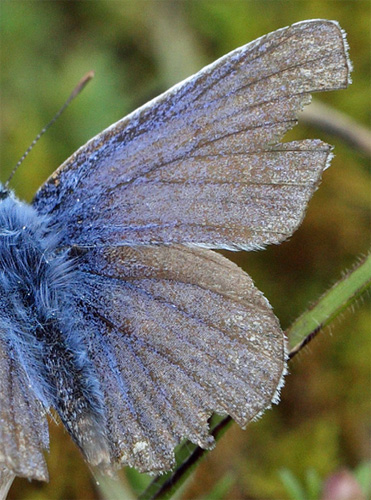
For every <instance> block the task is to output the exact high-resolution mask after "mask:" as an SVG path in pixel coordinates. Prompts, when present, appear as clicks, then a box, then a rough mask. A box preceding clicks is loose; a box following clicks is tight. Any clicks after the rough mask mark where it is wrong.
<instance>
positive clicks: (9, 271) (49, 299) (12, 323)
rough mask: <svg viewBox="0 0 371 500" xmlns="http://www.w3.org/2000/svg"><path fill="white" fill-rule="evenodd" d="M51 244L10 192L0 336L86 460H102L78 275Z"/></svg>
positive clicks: (1, 212)
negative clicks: (77, 301)
mask: <svg viewBox="0 0 371 500" xmlns="http://www.w3.org/2000/svg"><path fill="white" fill-rule="evenodd" d="M58 241H59V238H58V231H57V229H56V228H53V227H51V226H50V224H49V221H48V219H47V218H45V217H43V216H40V215H39V214H38V213H37V212H36V211H35V210H34V209H33V208H32V207H30V206H27V205H26V204H24V203H21V202H19V201H18V200H16V199H15V198H14V197H13V196H12V195H11V194H9V195H8V196H6V197H5V199H3V200H2V201H1V202H0V306H1V309H2V310H3V311H4V313H3V315H2V317H3V318H4V320H3V321H2V324H1V325H0V341H1V342H2V343H3V344H4V345H5V346H6V349H7V350H8V352H9V355H10V356H11V357H12V358H14V359H16V360H17V361H18V362H19V363H20V365H21V366H22V367H23V369H24V371H25V373H26V374H27V379H28V385H29V388H30V390H31V391H32V393H33V394H34V396H35V397H36V398H38V399H39V400H40V401H41V403H42V404H43V406H44V408H45V409H46V410H48V409H49V408H54V409H55V410H56V411H57V413H58V414H59V416H60V418H61V420H62V422H63V423H64V425H65V426H66V428H67V429H68V431H69V432H70V434H71V436H72V437H73V439H74V441H75V442H76V443H77V444H78V445H79V446H80V448H81V449H82V451H83V452H84V454H85V455H86V457H87V458H88V460H89V462H90V463H92V464H96V465H98V464H101V463H108V462H109V449H108V445H107V442H106V439H105V435H104V428H105V425H104V410H103V406H102V396H101V393H100V389H99V383H98V381H97V377H96V374H95V370H94V367H93V366H92V363H91V361H89V358H88V356H87V352H86V346H85V344H84V342H83V341H82V339H83V335H82V333H81V330H80V328H79V319H78V317H76V314H75V311H74V308H73V297H72V294H71V289H76V286H79V278H78V274H77V273H76V271H75V266H74V262H73V260H71V259H69V257H68V254H67V252H65V251H60V250H58ZM93 443H94V446H93Z"/></svg>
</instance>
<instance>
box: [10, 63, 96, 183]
mask: <svg viewBox="0 0 371 500" xmlns="http://www.w3.org/2000/svg"><path fill="white" fill-rule="evenodd" d="M93 77H94V71H89V72H88V73H86V75H85V76H83V77H82V78H81V80H80V81H79V83H78V84H77V85H76V87H75V88H74V89H73V91H72V92H71V95H70V96H69V98H68V99H67V101H66V102H65V103H64V104H63V106H62V107H61V109H60V110H59V111H58V112H57V113H56V114H55V115H54V117H53V118H52V119H51V120H50V122H49V123H48V124H47V125H45V127H44V128H43V129H42V130H41V132H40V133H39V134H38V135H37V136H36V137H35V139H34V140H33V141H32V142H31V144H30V145H29V147H28V148H27V149H26V151H25V152H24V154H23V155H22V157H21V158H20V159H19V160H18V162H17V164H16V165H15V167H14V168H13V170H12V171H11V173H10V175H9V177H8V180H7V181H6V182H5V184H4V188H5V189H7V188H8V186H9V183H10V181H11V180H12V179H13V176H14V174H15V173H16V171H17V169H18V167H19V166H20V165H21V163H22V162H23V160H24V159H25V158H26V156H27V155H28V153H29V152H30V151H31V150H32V149H33V147H34V146H35V144H36V143H37V142H38V140H39V139H40V138H41V137H42V136H43V135H44V134H45V132H46V131H47V130H48V129H49V128H50V127H51V126H52V125H53V123H54V122H56V121H57V120H58V118H59V117H60V116H61V114H62V113H63V111H64V110H65V109H66V108H67V106H68V105H69V104H70V102H71V101H72V100H73V99H74V98H75V97H77V96H78V95H79V94H80V92H81V91H82V90H83V88H84V87H85V85H86V84H87V83H88V82H89V81H90V80H91V79H92V78H93Z"/></svg>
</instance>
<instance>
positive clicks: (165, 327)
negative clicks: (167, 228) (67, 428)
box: [76, 245, 285, 472]
mask: <svg viewBox="0 0 371 500" xmlns="http://www.w3.org/2000/svg"><path fill="white" fill-rule="evenodd" d="M79 270H80V271H81V272H82V273H83V277H82V283H83V288H84V291H83V293H82V294H78V296H77V297H76V304H77V307H78V309H79V311H78V313H79V314H81V313H82V314H83V315H84V321H85V325H86V329H87V331H88V332H89V338H88V339H87V343H88V346H89V347H88V349H89V356H90V358H91V359H92V360H93V362H94V364H95V366H96V370H97V372H98V378H99V380H100V381H101V385H102V390H103V392H104V399H105V402H104V407H105V409H106V412H107V434H108V436H109V441H110V443H111V446H112V457H113V458H112V461H113V462H114V463H119V464H128V465H131V466H134V467H136V468H137V469H139V470H141V471H152V472H153V471H163V470H167V469H169V468H170V467H171V466H172V465H174V463H173V460H174V452H173V450H174V447H175V445H176V444H178V443H179V441H180V440H181V439H182V438H188V439H190V440H191V441H192V442H194V443H196V444H199V445H200V446H202V447H204V448H209V447H210V446H212V444H213V438H212V437H211V436H209V434H208V425H207V419H208V417H209V416H210V415H211V413H212V412H213V411H216V412H218V413H220V414H229V415H231V416H232V417H233V418H234V419H235V420H236V421H237V422H238V424H239V425H240V426H242V427H244V426H246V425H247V423H248V422H249V421H250V420H252V419H254V418H256V417H258V416H259V414H260V413H261V412H262V411H263V410H264V409H266V408H267V407H268V406H270V404H271V402H272V400H276V399H277V397H278V396H277V392H278V390H279V388H280V386H281V383H282V378H283V374H284V371H285V345H284V336H283V334H282V331H281V329H280V327H279V324H278V321H277V319H276V317H275V316H274V314H273V312H272V310H271V307H270V305H269V303H268V301H267V300H266V299H265V298H264V296H263V294H262V293H261V292H259V291H258V290H257V289H256V288H255V286H254V285H253V283H252V280H251V278H250V277H249V276H248V275H247V274H246V273H244V272H243V271H242V270H241V269H240V268H239V267H238V266H236V265H235V264H234V263H232V262H231V261H229V260H228V259H226V258H225V257H223V256H221V255H219V254H216V253H215V252H213V251H211V250H206V249H198V248H188V247H184V246H180V245H179V246H171V247H165V246H143V245H142V246H136V247H129V246H125V247H111V248H109V247H105V248H104V249H103V248H96V249H94V250H91V251H89V252H87V253H86V254H85V255H84V257H83V259H82V262H81V263H80V265H79Z"/></svg>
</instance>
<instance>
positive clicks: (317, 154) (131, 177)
mask: <svg viewBox="0 0 371 500" xmlns="http://www.w3.org/2000/svg"><path fill="white" fill-rule="evenodd" d="M348 82H349V61H348V58H347V53H346V45H345V42H344V39H343V34H342V32H341V30H340V28H339V26H338V24H337V23H335V22H331V21H323V20H317V21H307V22H302V23H299V24H296V25H293V26H291V27H288V28H285V29H283V30H279V31H276V32H274V33H271V34H269V35H267V36H265V37H262V38H261V39H259V40H257V41H255V42H252V43H251V44H248V45H246V46H244V47H241V48H240V49H237V50H236V51H234V52H232V53H230V54H228V55H227V56H225V57H223V58H221V59H220V60H219V61H217V62H216V63H214V64H212V65H211V66H209V67H207V68H205V69H204V70H202V71H201V72H200V73H198V74H197V75H195V76H194V77H192V78H190V79H188V80H185V81H184V82H182V83H181V84H179V85H177V86H175V87H174V88H173V89H171V90H169V91H168V92H166V93H165V94H163V95H162V96H160V97H159V98H157V99H155V100H153V101H152V102H151V103H149V104H148V105H146V106H143V107H142V108H140V109H139V110H138V111H136V112H134V113H132V114H131V115H129V116H128V117H127V118H124V119H123V120H121V121H119V122H118V123H116V124H114V125H113V126H111V127H110V128H108V129H107V130H106V131H104V132H102V133H101V134H99V135H98V136H96V137H95V138H93V139H92V140H91V141H89V142H88V143H87V144H86V145H85V146H83V147H82V148H80V149H79V150H78V151H77V152H76V153H75V154H74V155H73V156H72V157H71V158H70V159H69V160H67V161H66V162H65V163H64V164H63V165H62V166H61V167H60V169H58V171H57V172H56V173H55V174H54V175H53V176H52V177H51V178H50V179H49V180H48V181H47V182H46V184H45V185H44V186H43V187H42V188H41V189H40V191H39V192H38V193H37V195H36V197H35V200H34V206H35V207H36V209H37V210H38V211H39V213H45V214H48V215H49V216H50V217H51V218H52V221H54V222H55V223H61V224H62V225H63V231H64V236H63V238H64V239H63V241H62V244H63V245H66V246H71V245H77V246H80V247H81V246H85V247H86V253H85V254H84V255H83V256H80V260H79V265H78V272H79V273H80V275H81V283H82V289H81V290H75V291H74V290H73V291H71V293H75V292H76V301H75V305H76V308H77V309H78V310H77V311H76V316H77V317H81V315H83V318H84V322H85V323H84V324H85V326H86V336H85V341H86V348H87V350H88V352H89V359H91V361H92V362H93V363H94V365H95V368H96V371H97V373H98V378H99V382H100V387H101V390H102V392H103V397H104V400H105V401H104V403H105V404H104V407H105V409H106V412H107V420H106V426H107V435H108V437H109V443H110V446H111V452H112V457H111V460H112V462H113V463H114V464H129V465H133V466H135V467H137V468H138V469H139V470H142V471H163V470H166V469H168V468H169V467H170V466H171V465H172V463H173V448H174V446H175V445H176V444H177V443H178V442H179V440H180V439H181V438H182V437H188V438H189V439H191V440H192V441H193V442H195V443H198V444H200V445H201V446H203V447H210V446H211V445H212V439H211V438H210V437H209V436H208V432H207V418H208V416H209V415H210V414H211V412H212V411H217V412H219V413H227V414H230V415H231V416H232V417H233V418H234V419H235V420H236V421H237V422H238V423H239V424H240V425H242V426H245V425H246V424H247V423H248V422H249V421H250V420H251V419H253V418H255V417H256V416H258V415H259V414H260V413H261V412H262V411H263V410H264V409H265V408H266V407H268V406H269V405H270V404H271V402H272V401H274V400H276V399H277V393H278V390H279V388H280V385H281V382H282V376H283V373H284V371H285V352H284V338H283V333H282V331H281V329H280V327H279V325H278V321H277V319H276V318H275V316H274V315H273V313H272V311H271V308H270V306H269V304H268V302H267V301H266V299H264V297H263V296H262V294H261V293H260V292H259V291H258V290H257V289H256V288H255V287H254V285H253V283H252V282H251V279H250V278H249V277H248V276H247V275H246V274H244V273H243V272H242V271H241V270H240V269H238V268H237V267H236V266H235V265H234V264H232V263H231V262H229V261H227V260H226V259H225V258H223V257H222V256H220V255H217V254H215V253H213V252H212V251H210V250H207V249H204V248H200V247H209V248H233V249H237V248H259V247H262V246H264V245H266V244H268V243H277V242H279V241H281V240H283V239H285V238H287V237H288V236H289V235H291V234H292V232H293V231H294V230H295V229H296V227H297V226H298V225H299V224H300V222H301V220H302V217H303V214H304V211H305V208H306V204H307V202H308V200H309V198H310V197H311V195H312V194H313V192H314V190H315V189H316V187H317V185H318V182H319V179H320V176H321V173H322V171H323V169H324V168H325V166H326V165H327V164H328V159H329V154H330V147H329V146H328V145H326V144H324V143H322V142H321V141H316V140H310V141H301V142H292V143H286V144H278V141H279V140H280V138H281V137H282V136H283V134H284V133H285V132H286V131H287V130H289V129H290V128H291V127H292V126H293V125H294V124H295V123H296V120H297V115H298V113H299V111H300V109H301V108H302V106H303V105H304V104H307V103H308V102H309V100H310V95H309V93H310V92H315V91H320V90H331V89H337V88H344V87H346V86H347V84H348Z"/></svg>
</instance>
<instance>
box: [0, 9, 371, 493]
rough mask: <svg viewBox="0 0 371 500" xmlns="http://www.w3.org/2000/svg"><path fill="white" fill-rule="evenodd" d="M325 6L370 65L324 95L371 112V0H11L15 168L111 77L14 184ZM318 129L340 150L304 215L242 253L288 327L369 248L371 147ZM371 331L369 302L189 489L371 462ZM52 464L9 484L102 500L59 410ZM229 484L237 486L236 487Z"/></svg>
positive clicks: (356, 111) (298, 367) (246, 489)
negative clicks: (278, 239)
mask: <svg viewBox="0 0 371 500" xmlns="http://www.w3.org/2000/svg"><path fill="white" fill-rule="evenodd" d="M311 18H327V19H336V20H338V21H339V22H340V24H341V26H342V27H343V28H344V29H345V30H346V31H347V33H348V40H349V44H350V55H351V59H352V61H353V63H354V71H353V74H352V76H353V81H354V83H353V85H352V86H351V87H350V88H349V89H348V90H342V91H337V92H331V93H329V94H320V95H318V96H315V98H316V99H318V100H320V101H322V102H325V103H327V104H329V105H331V106H333V107H335V108H336V109H337V110H340V111H342V112H344V113H346V114H348V115H349V116H350V117H352V118H353V119H354V120H356V121H358V122H359V123H360V124H363V125H365V126H367V125H369V118H370V117H369V112H370V106H369V105H370V100H369V92H370V88H369V81H370V80H369V78H370V73H369V63H370V3H369V2H368V1H284V2H283V1H238V0H235V1H233V0H232V1H227V0H225V1H217V0H214V1H204V0H198V1H175V2H170V1H162V0H157V1H152V0H147V1H142V0H139V1H138V0H137V1H134V0H133V1H106V0H101V1H78V2H74V1H58V2H56V1H20V0H18V1H16V2H14V1H7V0H5V1H4V0H2V1H1V4H0V19H1V27H0V44H1V45H0V57H1V60H0V79H1V85H0V89H1V103H0V104H1V108H0V109H1V114H0V125H1V128H0V133H1V142H0V144H1V146H0V150H1V162H0V165H1V167H0V169H1V180H2V181H4V180H5V179H6V178H7V175H8V173H9V172H10V170H11V168H12V167H13V166H14V164H15V163H16V161H17V160H18V158H19V157H20V156H21V155H22V153H23V152H24V150H25V149H26V147H27V146H28V145H29V143H30V142H31V141H32V139H33V138H34V136H35V135H36V134H37V133H38V132H39V131H40V129H41V128H42V127H43V126H44V125H45V124H46V123H47V122H48V121H49V120H50V118H51V117H52V116H53V114H54V113H55V112H56V111H57V109H58V108H59V107H60V105H61V104H62V103H63V101H64V100H65V99H66V98H67V96H68V95H69V93H70V91H71V90H72V88H73V87H74V86H75V84H76V83H77V82H78V80H79V79H80V77H81V76H82V75H83V74H84V73H85V72H86V71H88V70H91V69H93V70H94V71H95V72H96V77H95V79H94V80H93V81H92V82H91V83H90V84H89V86H88V87H87V89H86V90H85V91H84V92H83V94H82V95H81V96H80V97H79V98H78V99H77V101H75V103H74V104H73V105H72V106H71V107H70V108H69V110H68V111H67V112H66V113H65V114H64V115H63V117H62V118H61V119H60V120H59V121H58V122H57V124H56V125H55V126H54V127H53V128H52V129H51V130H50V131H49V132H48V133H47V135H46V136H45V137H44V138H43V139H42V141H40V143H39V144H38V145H37V147H36V148H35V149H34V151H33V152H32V154H31V155H30V156H29V157H28V158H27V160H26V161H25V162H24V164H23V165H22V167H21V168H20V169H19V171H18V172H17V174H16V176H15V178H14V181H13V183H12V187H13V188H14V189H15V190H16V192H17V194H18V196H19V197H21V198H24V199H26V200H31V199H32V196H33V194H34V193H35V191H36V189H37V188H38V186H40V184H41V183H42V182H43V181H44V180H45V179H46V178H47V177H48V175H49V174H51V173H52V172H53V170H55V169H56V168H57V167H58V165H59V164H60V163H62V161H64V160H65V159H66V158H67V157H68V156H69V155H70V154H71V153H73V152H74V151H75V150H76V149H77V148H78V147H79V146H80V145H82V144H83V143H84V142H86V141H87V140H88V139H89V138H90V137H91V136H92V135H95V134H96V133H98V132H100V131H101V130H102V129H103V128H105V127H107V126H108V125H110V124H111V123H113V122H115V121H117V120H118V119H120V118H121V117H122V116H124V115H125V114H127V113H128V112H130V111H132V110H133V109H135V108H136V107H137V106H139V105H141V104H143V103H144V102H146V101H147V100H149V99H150V98H152V97H154V96H156V95H157V94H159V93H160V92H162V91H164V90H166V89H167V88H168V87H169V86H171V85H172V84H174V83H176V82H178V81H180V80H182V79H183V78H185V77H187V76H189V75H190V74H192V73H194V72H196V71H197V70H199V69H200V68H201V67H202V66H204V65H205V64H207V63H210V62H212V61H213V60H215V59H216V58H217V57H219V56H221V55H223V54H225V53H227V52H229V51H230V50H232V49H234V48H236V47H238V46H240V45H243V44H245V43H247V42H249V41H251V40H253V39H255V38H257V37H258V36H261V35H263V34H265V33H267V32H269V31H273V30H275V29H278V28H281V27H283V26H286V25H288V24H291V23H294V22H297V21H300V20H304V19H311ZM314 137H315V138H317V137H318V138H321V139H323V140H325V141H327V142H329V143H331V144H333V145H335V151H334V152H335V158H334V160H333V162H332V166H331V168H330V169H329V170H327V171H326V172H325V174H324V179H323V183H322V185H321V188H320V189H319V191H318V192H317V193H316V194H315V196H314V198H313V200H312V202H311V204H310V207H309V210H308V213H307V216H306V219H305V221H304V223H303V225H302V226H301V228H300V229H299V230H298V231H297V233H296V234H295V235H294V236H293V237H292V238H291V240H290V241H289V242H286V243H283V244H282V245H281V246H278V247H270V248H268V249H267V250H266V251H264V252H258V253H253V254H251V253H250V254H248V253H246V252H240V253H236V254H231V253H227V255H228V257H230V258H232V259H233V260H235V261H236V262H238V264H239V265H240V266H242V267H243V268H244V269H245V270H246V271H247V272H248V273H249V274H250V275H251V276H252V277H253V279H254V280H255V282H256V284H257V286H258V287H259V288H260V289H261V290H263V291H264V293H265V294H266V296H267V298H268V299H269V300H270V302H271V303H272V305H273V307H274V310H275V312H276V314H277V316H278V317H279V318H280V321H281V324H282V326H283V328H286V327H288V326H289V324H290V322H291V321H292V320H294V319H295V318H296V317H297V316H298V314H300V313H301V312H302V311H304V310H305V309H306V308H307V307H308V305H310V304H311V303H312V302H313V301H315V300H316V299H317V298H318V296H319V295H320V294H321V293H323V292H324V291H325V290H326V289H327V288H328V287H329V286H330V285H332V284H333V283H334V282H335V281H336V280H337V279H338V278H340V276H341V275H342V272H343V271H345V270H348V269H349V268H350V267H351V266H352V264H353V262H355V260H356V258H357V256H359V255H360V254H365V253H366V252H367V249H368V246H369V236H370V233H369V228H370V164H369V160H368V159H367V157H366V155H365V154H363V153H361V152H359V151H357V150H355V149H352V148H351V147H349V146H348V145H345V144H344V143H343V141H342V140H341V139H339V138H337V137H334V136H332V135H329V134H327V133H325V132H323V131H320V130H316V129H315V128H309V127H306V126H304V125H303V124H300V125H299V126H298V127H296V128H295V129H294V130H293V131H292V132H290V133H289V134H288V136H287V137H286V138H285V140H289V139H290V140H291V139H294V138H314ZM369 334H370V312H369V307H368V304H367V300H366V304H364V303H359V304H357V306H356V307H355V310H354V311H347V312H345V313H344V314H343V316H342V317H341V318H340V319H339V320H336V321H335V322H334V324H333V325H332V327H331V329H327V330H326V331H325V332H324V333H323V334H322V335H320V337H319V338H318V339H317V340H316V341H314V342H313V343H312V344H311V345H310V347H308V348H307V349H306V350H305V351H304V352H303V353H302V354H300V355H299V356H298V357H297V358H295V360H294V362H293V363H292V364H291V365H290V376H288V377H287V381H286V385H285V388H284V390H283V393H282V401H281V403H280V405H279V406H275V407H274V408H273V409H272V410H270V411H268V412H267V413H266V414H265V415H264V417H263V418H262V419H261V420H260V421H258V422H256V423H253V424H252V425H250V426H249V427H248V429H247V430H246V431H242V430H240V429H238V428H237V426H233V427H232V428H231V429H229V431H228V432H227V433H226V435H225V436H224V438H223V439H222V440H221V441H220V442H219V443H218V445H217V447H216V449H215V450H214V451H212V452H211V453H210V454H209V455H208V456H207V458H206V460H205V461H204V462H203V464H202V465H201V466H200V467H199V468H198V470H197V471H196V473H195V475H194V476H193V477H192V479H191V480H190V481H189V482H188V483H187V485H186V488H185V489H184V491H183V493H182V496H181V498H183V499H194V498H201V497H202V498H213V499H214V498H215V499H216V498H228V499H233V500H234V499H236V500H238V499H273V500H278V499H286V498H290V497H289V494H288V492H287V488H285V487H284V486H283V484H282V481H281V479H280V471H281V470H282V469H288V470H289V471H291V473H292V474H293V475H294V476H295V477H296V478H297V479H298V480H299V481H302V482H305V478H306V477H307V476H308V473H310V471H315V472H314V473H315V474H317V475H318V476H319V477H320V478H321V480H323V479H325V478H326V477H328V476H329V475H331V474H332V473H334V472H336V471H337V470H339V469H341V468H348V469H349V470H354V469H355V468H357V467H358V466H359V465H360V464H362V463H364V462H365V461H366V460H369V459H370V453H369V452H370V450H369V444H368V443H369V431H370V427H369V416H370V406H369V389H370V382H369V381H370V355H371V352H370V341H369ZM48 464H49V471H50V483H49V484H43V483H38V482H32V483H30V482H28V481H27V480H24V479H17V480H16V481H15V482H14V484H13V487H12V489H11V492H10V496H9V498H12V499H15V498H22V499H35V500H36V499H38V500H46V499H50V500H52V499H61V500H62V499H71V500H72V499H86V500H88V499H96V498H99V494H98V492H97V490H96V489H95V485H94V481H93V480H92V479H91V475H90V473H89V470H88V468H87V466H86V465H85V464H84V462H83V460H82V458H81V456H80V454H79V452H78V451H77V449H76V448H75V446H74V445H73V444H72V442H71V440H70V438H69V436H68V435H67V433H66V432H65V431H64V430H63V428H62V426H57V425H55V424H54V423H52V424H51V452H50V454H49V455H48ZM132 476H133V474H131V476H130V480H131V481H134V482H135V483H137V484H138V483H139V481H140V478H138V477H137V476H135V477H134V479H133V477H132ZM122 478H123V480H124V481H125V480H126V479H125V472H123V473H122ZM223 481H224V482H223ZM217 484H219V486H221V487H223V485H225V484H226V485H227V487H226V488H225V493H224V494H223V495H222V496H220V495H219V496H218V494H217V492H216V490H215V489H214V490H213V488H215V485H217ZM210 492H213V493H211V494H210ZM208 494H209V496H205V495H208ZM203 495H204V496H203Z"/></svg>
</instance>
